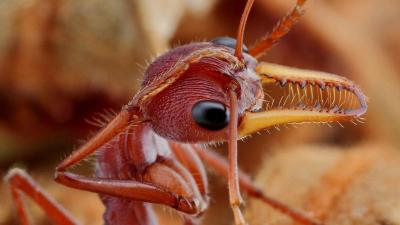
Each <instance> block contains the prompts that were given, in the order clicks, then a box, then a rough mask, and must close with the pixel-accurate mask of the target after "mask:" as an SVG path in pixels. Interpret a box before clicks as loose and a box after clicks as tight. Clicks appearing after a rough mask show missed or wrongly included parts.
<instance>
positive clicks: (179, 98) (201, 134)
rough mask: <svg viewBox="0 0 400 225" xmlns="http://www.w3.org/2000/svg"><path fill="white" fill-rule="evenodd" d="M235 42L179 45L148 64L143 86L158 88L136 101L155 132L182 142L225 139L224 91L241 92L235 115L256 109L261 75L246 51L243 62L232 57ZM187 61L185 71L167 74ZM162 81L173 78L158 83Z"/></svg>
mask: <svg viewBox="0 0 400 225" xmlns="http://www.w3.org/2000/svg"><path fill="white" fill-rule="evenodd" d="M235 45H236V42H235V40H234V39H231V38H226V37H224V38H219V39H215V40H213V41H211V42H202V43H193V44H188V45H183V46H180V47H178V48H175V49H173V50H171V51H169V52H167V53H166V54H164V55H162V56H160V57H159V58H158V59H157V60H155V61H154V62H153V63H152V64H151V65H150V66H149V68H148V70H147V71H146V73H145V79H144V82H143V87H149V86H153V85H157V87H158V88H155V89H153V90H152V91H150V92H149V93H150V95H149V96H148V97H146V98H142V100H141V101H140V103H141V106H142V107H141V109H142V112H143V113H144V116H145V118H146V119H147V120H149V121H150V124H151V126H152V127H153V128H154V130H155V131H156V132H157V133H158V134H160V135H161V136H163V137H167V138H169V139H173V140H177V141H185V142H214V141H222V140H224V139H226V138H225V137H226V129H227V125H228V122H229V118H230V115H229V110H228V109H229V108H230V104H229V96H228V90H230V89H232V88H233V89H234V90H235V92H236V93H237V95H238V96H239V97H238V99H239V101H238V114H239V118H240V117H241V116H242V115H244V114H245V112H246V111H254V110H258V109H260V107H261V103H262V99H263V98H264V95H263V91H262V87H261V79H260V78H259V76H257V75H256V73H255V68H256V65H257V61H256V60H255V59H254V58H253V57H251V56H250V55H248V54H246V53H245V54H244V60H243V61H240V60H238V59H237V58H236V57H235V56H234V55H233V53H234V48H233V47H234V46H235ZM244 51H246V49H244ZM185 60H186V61H187V63H186V64H184V66H183V68H184V69H183V71H175V73H174V74H169V72H170V71H171V70H172V71H173V70H175V69H176V67H179V66H182V65H181V64H180V63H181V61H185ZM160 65H163V66H160ZM161 77H163V78H161ZM160 79H167V80H168V79H171V80H173V82H170V83H168V84H167V83H163V84H161V85H160V83H157V82H158V81H159V80H160ZM154 93H156V94H154ZM177 121H179V123H178V122H177ZM239 123H240V120H239Z"/></svg>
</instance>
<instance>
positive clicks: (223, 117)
mask: <svg viewBox="0 0 400 225" xmlns="http://www.w3.org/2000/svg"><path fill="white" fill-rule="evenodd" d="M192 117H193V119H194V121H196V123H197V124H198V125H199V126H201V127H203V128H205V129H207V130H221V129H223V128H225V127H226V126H227V125H228V123H229V111H228V110H227V108H226V107H225V105H224V104H222V103H220V102H216V101H201V102H198V103H196V104H195V105H194V106H193V108H192Z"/></svg>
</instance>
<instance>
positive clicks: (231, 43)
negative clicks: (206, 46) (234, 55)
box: [211, 37, 249, 53]
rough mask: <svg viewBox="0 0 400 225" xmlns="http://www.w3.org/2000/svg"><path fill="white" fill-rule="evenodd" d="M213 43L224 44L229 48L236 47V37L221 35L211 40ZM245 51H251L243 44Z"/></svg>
mask: <svg viewBox="0 0 400 225" xmlns="http://www.w3.org/2000/svg"><path fill="white" fill-rule="evenodd" d="M211 42H212V43H214V44H216V45H224V46H226V47H229V48H233V49H235V48H236V39H234V38H231V37H219V38H215V39H214V40H212V41H211ZM243 52H246V53H249V49H247V47H246V45H244V44H243Z"/></svg>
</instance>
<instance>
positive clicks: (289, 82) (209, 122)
mask: <svg viewBox="0 0 400 225" xmlns="http://www.w3.org/2000/svg"><path fill="white" fill-rule="evenodd" d="M253 2H254V0H248V2H247V4H246V7H245V9H244V13H243V15H242V18H241V21H240V25H239V29H238V34H237V38H236V40H235V39H232V38H227V37H222V38H217V39H215V40H212V41H210V42H199V43H191V44H187V45H183V46H180V47H177V48H175V49H172V50H170V51H168V52H167V53H165V54H163V55H162V56H160V57H158V58H157V59H156V60H155V61H154V62H152V63H151V65H150V66H149V67H148V68H147V70H146V72H145V74H144V81H143V83H142V86H141V89H140V90H139V92H138V93H137V94H136V95H135V96H134V97H133V98H132V100H131V101H130V102H129V103H128V104H127V105H125V106H124V107H123V108H122V110H121V112H120V113H119V114H118V115H116V116H115V118H113V119H112V120H111V121H110V122H109V123H108V124H107V125H106V126H105V127H103V128H102V130H101V131H99V132H98V133H97V134H96V135H95V136H94V137H93V138H91V139H90V140H89V141H88V142H87V143H86V144H84V145H83V146H81V147H80V148H79V149H78V150H77V151H75V152H73V153H72V154H71V155H70V156H68V157H67V158H66V159H65V160H64V161H62V162H61V163H60V164H59V165H58V167H57V168H56V172H55V180H56V181H57V182H59V183H61V184H64V185H66V186H68V187H72V188H77V189H81V190H86V191H91V192H95V193H98V194H99V196H100V198H101V200H102V202H103V203H104V205H105V206H106V211H105V213H104V220H105V223H106V224H109V225H112V224H113V225H153V224H158V223H157V220H156V217H155V214H154V213H153V211H152V208H151V204H150V203H157V204H162V205H165V206H169V207H172V208H174V209H176V210H178V211H180V212H182V215H183V217H184V221H185V223H186V224H196V223H199V220H197V219H196V218H198V217H199V216H200V215H202V213H203V212H204V211H205V210H206V209H207V208H208V204H209V198H208V190H207V189H208V188H207V185H208V184H207V176H206V172H205V166H204V165H203V163H205V164H206V165H207V167H208V168H210V169H213V170H215V171H216V172H217V173H219V174H220V175H222V176H225V177H226V178H228V187H229V197H230V198H229V199H230V205H231V207H232V210H233V215H234V220H235V224H237V225H239V224H246V222H245V220H244V217H243V215H242V213H241V211H240V205H241V203H242V201H243V200H242V198H241V195H240V192H239V186H240V187H241V188H242V190H244V191H245V192H246V193H247V194H248V195H249V196H251V197H255V198H258V199H260V200H262V201H264V202H265V203H266V204H269V205H271V206H272V207H274V208H275V209H277V210H279V211H281V212H282V213H285V214H286V215H288V216H290V217H291V218H293V219H294V220H296V221H298V222H301V223H303V224H308V225H310V224H319V222H317V221H314V220H313V219H312V218H309V217H307V216H305V215H304V214H302V213H300V212H298V211H296V210H294V209H291V208H289V207H287V206H285V205H284V204H282V203H280V202H279V201H276V200H273V199H271V198H269V197H268V196H267V195H265V194H264V193H263V192H262V191H260V190H259V189H258V188H257V187H256V186H255V185H254V184H253V183H252V182H251V180H250V179H249V177H248V176H246V175H245V174H244V173H241V172H239V171H238V166H237V140H238V139H239V138H241V137H244V136H247V135H250V134H252V133H255V132H257V131H260V130H263V129H266V128H268V127H271V126H275V125H280V124H287V123H302V122H339V121H353V122H354V121H355V120H359V119H360V116H361V115H362V114H364V113H365V111H366V110H367V104H366V98H365V96H364V94H363V93H362V91H361V90H360V89H359V88H358V87H357V85H355V84H354V83H353V82H352V81H350V80H348V79H346V78H343V77H340V76H336V75H332V74H328V73H323V72H316V71H308V70H301V69H296V68H289V67H285V66H281V65H275V64H270V63H264V62H258V61H257V58H259V57H260V56H261V55H262V54H264V53H265V51H266V50H268V49H269V48H270V47H271V46H272V45H273V44H274V43H275V42H276V41H277V40H279V39H280V38H281V37H282V36H284V35H285V34H286V33H287V32H288V31H289V30H290V28H291V27H292V26H293V24H294V23H295V22H296V21H297V19H298V18H299V17H300V15H301V14H302V6H303V5H304V2H305V0H297V4H296V6H295V8H294V9H293V10H292V11H291V12H290V13H289V14H288V15H287V16H286V17H284V18H283V19H282V20H281V21H280V22H279V23H278V24H277V26H276V27H275V28H274V29H273V31H272V32H271V33H270V34H269V35H267V36H266V37H265V38H263V39H262V40H261V41H260V42H258V43H256V44H255V45H254V46H253V47H251V48H247V47H246V46H244V44H243V35H244V28H245V24H246V20H247V17H248V15H249V12H250V9H251V7H252V5H253ZM264 89H265V90H266V91H265V92H264ZM267 92H269V93H270V94H268V93H267ZM221 141H227V143H228V149H229V157H228V160H225V159H223V158H222V157H220V156H219V155H217V153H215V152H212V151H209V150H208V149H207V148H206V147H204V145H200V144H204V143H212V142H221ZM94 152H96V154H97V156H96V157H97V158H96V171H95V174H94V176H93V177H85V176H81V175H77V174H74V173H72V172H69V171H68V169H69V168H71V167H72V166H74V165H75V164H77V163H78V162H80V161H81V160H83V159H85V158H86V157H88V156H89V155H90V154H92V153H94ZM6 178H7V181H8V182H9V184H10V188H11V193H12V196H13V198H14V201H15V203H16V206H17V210H18V213H19V215H20V218H21V219H20V220H21V223H22V224H30V223H29V220H28V216H27V212H26V209H25V208H24V205H23V201H22V198H21V196H22V194H25V195H27V196H29V197H31V198H32V199H33V200H34V201H35V202H37V204H39V205H40V206H41V207H42V208H43V209H44V211H45V212H46V213H47V214H48V216H49V217H50V219H51V220H52V221H53V222H54V223H55V224H59V225H70V224H78V222H76V221H75V220H74V219H73V218H72V217H71V216H70V215H69V214H68V213H66V212H65V211H64V210H63V209H62V207H61V206H59V205H58V204H56V203H55V202H54V201H53V200H52V199H51V198H50V197H49V196H48V195H46V194H45V193H44V192H43V191H42V189H41V188H39V186H38V185H37V184H36V183H35V182H34V181H33V180H32V179H31V178H30V177H29V176H28V175H27V174H26V173H25V172H23V171H22V170H19V169H13V170H11V171H10V172H9V174H8V176H7V177H6Z"/></svg>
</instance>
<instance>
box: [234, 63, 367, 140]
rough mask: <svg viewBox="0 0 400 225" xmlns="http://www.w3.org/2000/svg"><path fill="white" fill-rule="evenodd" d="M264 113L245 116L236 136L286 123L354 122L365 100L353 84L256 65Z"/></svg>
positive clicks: (318, 74)
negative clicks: (262, 90)
mask: <svg viewBox="0 0 400 225" xmlns="http://www.w3.org/2000/svg"><path fill="white" fill-rule="evenodd" d="M256 74H257V75H258V76H259V77H260V80H261V83H262V84H263V87H264V89H265V90H264V94H265V96H266V98H267V99H264V100H263V101H264V105H263V107H262V108H263V110H261V112H247V113H245V114H244V115H243V117H242V119H241V124H240V126H239V128H238V129H239V130H238V132H239V136H240V137H244V136H247V135H250V134H252V133H254V132H257V131H260V130H263V129H265V128H268V127H271V126H276V125H281V124H288V123H329V122H340V121H353V120H354V119H358V118H360V117H361V116H362V115H363V114H364V113H365V112H366V110H367V108H368V106H367V103H366V97H365V96H364V94H363V93H362V91H361V90H360V88H359V87H358V86H357V85H355V84H354V83H353V82H352V81H350V80H348V79H346V78H344V77H341V76H337V75H334V74H329V73H324V72H317V71H311V70H302V69H296V68H291V67H286V66H281V65H277V64H271V63H264V62H263V63H259V64H258V65H257V67H256Z"/></svg>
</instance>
